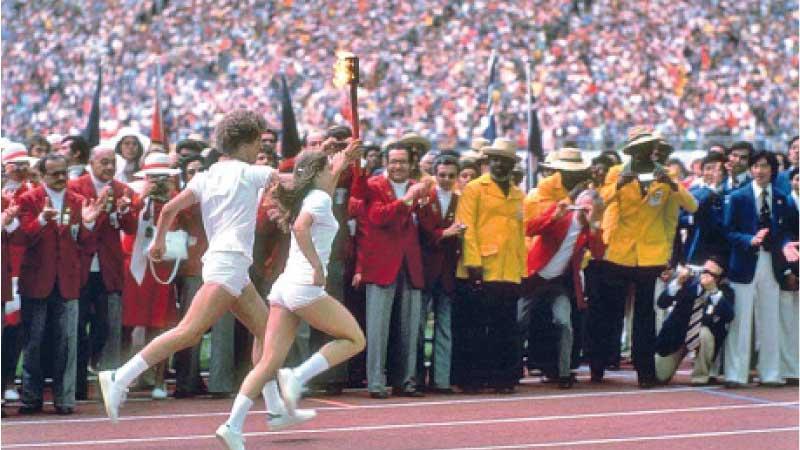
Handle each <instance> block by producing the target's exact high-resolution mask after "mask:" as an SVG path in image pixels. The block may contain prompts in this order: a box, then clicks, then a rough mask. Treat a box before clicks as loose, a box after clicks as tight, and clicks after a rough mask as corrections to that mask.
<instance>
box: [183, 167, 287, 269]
mask: <svg viewBox="0 0 800 450" xmlns="http://www.w3.org/2000/svg"><path fill="white" fill-rule="evenodd" d="M274 173H275V172H274V169H272V168H271V167H269V166H251V165H249V164H247V163H245V162H242V161H239V160H235V159H232V160H227V161H220V162H218V163H216V164H214V165H213V166H211V168H210V169H209V170H207V171H205V172H201V173H198V174H197V175H195V176H194V178H192V180H191V181H190V182H189V183H188V184H187V185H186V189H189V190H191V191H192V192H193V193H194V196H195V199H196V200H197V202H198V203H200V209H201V211H202V213H203V226H204V227H205V230H206V236H208V250H207V251H206V255H208V254H209V253H211V252H238V253H242V254H243V255H244V256H246V257H247V258H249V259H250V261H251V262H252V260H253V242H254V240H255V227H256V213H257V212H258V200H259V198H258V194H259V191H260V189H261V188H263V187H264V186H266V185H267V184H268V182H269V180H270V178H271V177H273V176H274ZM204 258H205V255H204ZM241 269H242V270H245V271H246V270H247V269H248V268H247V267H242V268H241Z"/></svg>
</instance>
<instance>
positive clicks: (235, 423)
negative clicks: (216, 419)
mask: <svg viewBox="0 0 800 450" xmlns="http://www.w3.org/2000/svg"><path fill="white" fill-rule="evenodd" d="M251 406H253V401H252V400H250V399H249V398H247V396H246V395H242V394H239V395H237V396H236V400H234V401H233V408H231V415H230V417H228V427H229V428H230V429H231V430H233V431H235V432H236V433H241V432H242V428H244V419H245V418H247V411H250V407H251Z"/></svg>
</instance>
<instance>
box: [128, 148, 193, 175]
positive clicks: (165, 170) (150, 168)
mask: <svg viewBox="0 0 800 450" xmlns="http://www.w3.org/2000/svg"><path fill="white" fill-rule="evenodd" d="M171 162H172V161H170V158H169V155H167V154H166V153H159V152H154V153H150V154H149V155H147V157H146V158H145V159H144V164H142V170H140V171H138V172H136V173H135V174H133V176H135V177H137V178H144V176H145V175H170V176H171V175H178V174H179V173H181V170H180V169H173V168H171V167H170V163H171Z"/></svg>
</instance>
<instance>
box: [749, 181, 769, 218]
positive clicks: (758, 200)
mask: <svg viewBox="0 0 800 450" xmlns="http://www.w3.org/2000/svg"><path fill="white" fill-rule="evenodd" d="M750 184H751V185H752V186H753V194H754V195H755V196H756V215H758V214H761V207H762V206H763V205H762V202H761V191H763V190H765V189H766V191H767V202H768V203H767V206H768V207H769V212H770V214H772V186H771V185H769V184H768V185H767V187H765V188H762V187H760V186H759V185H758V184H757V183H756V182H755V181H753V182H752V183H750Z"/></svg>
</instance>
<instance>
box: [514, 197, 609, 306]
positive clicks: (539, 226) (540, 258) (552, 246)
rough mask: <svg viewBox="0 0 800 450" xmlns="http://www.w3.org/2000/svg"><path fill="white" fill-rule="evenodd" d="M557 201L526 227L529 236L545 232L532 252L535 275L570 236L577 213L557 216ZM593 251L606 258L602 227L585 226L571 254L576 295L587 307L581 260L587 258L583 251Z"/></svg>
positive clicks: (530, 264)
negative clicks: (570, 228)
mask: <svg viewBox="0 0 800 450" xmlns="http://www.w3.org/2000/svg"><path fill="white" fill-rule="evenodd" d="M557 206H558V205H557V204H554V205H552V206H550V207H549V208H547V210H545V212H544V213H542V214H540V215H539V216H538V217H535V218H533V219H532V220H530V221H529V222H528V224H527V227H526V234H527V235H528V236H541V238H540V239H536V240H535V241H534V243H533V247H531V249H530V251H529V252H528V276H532V275H534V274H535V273H536V272H538V271H539V270H541V269H543V268H544V267H545V266H547V263H549V262H550V260H551V259H552V258H553V256H554V255H555V254H556V252H558V249H559V247H561V243H562V242H563V241H564V238H565V237H566V236H567V232H568V231H569V226H570V224H571V223H572V218H573V216H574V215H575V212H574V211H568V212H567V213H566V214H564V216H563V217H561V218H560V219H557V220H556V219H554V218H553V216H554V215H555V212H556V208H557ZM587 248H588V249H589V250H590V251H591V252H592V256H593V257H594V258H596V259H602V257H603V252H604V251H605V247H604V244H603V234H602V232H601V231H600V230H599V229H598V230H595V231H594V232H592V231H591V230H590V229H588V228H584V229H583V230H581V233H580V234H579V235H578V239H577V241H575V248H573V250H572V257H571V258H570V264H569V267H570V268H571V272H572V282H573V286H575V299H576V301H577V303H578V308H579V309H585V308H586V306H587V305H586V299H585V298H584V296H583V283H582V282H581V277H580V272H581V263H582V262H583V255H584V254H585V252H586V249H587Z"/></svg>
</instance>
